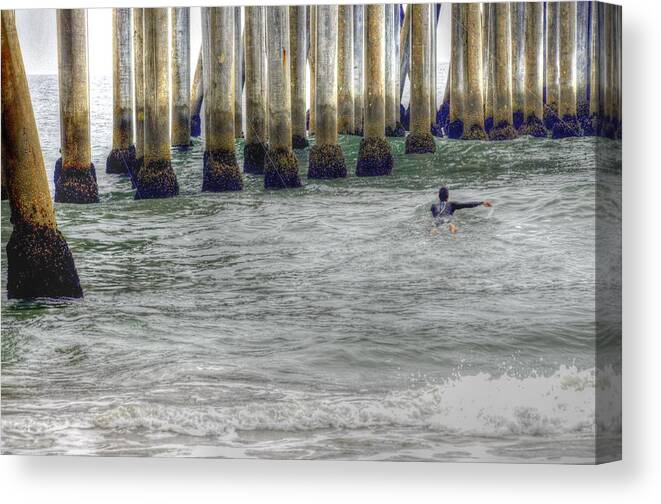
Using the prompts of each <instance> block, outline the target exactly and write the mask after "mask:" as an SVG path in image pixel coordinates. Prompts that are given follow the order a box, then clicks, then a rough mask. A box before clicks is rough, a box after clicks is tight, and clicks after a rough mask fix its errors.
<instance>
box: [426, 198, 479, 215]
mask: <svg viewBox="0 0 661 504" xmlns="http://www.w3.org/2000/svg"><path fill="white" fill-rule="evenodd" d="M482 203H484V202H483V201H469V202H467V203H457V202H456V201H440V202H439V203H434V204H433V205H432V206H431V213H432V215H433V216H434V217H449V216H450V215H452V214H453V213H454V212H455V211H456V210H461V209H462V208H474V207H477V206H480V205H481V204H482Z"/></svg>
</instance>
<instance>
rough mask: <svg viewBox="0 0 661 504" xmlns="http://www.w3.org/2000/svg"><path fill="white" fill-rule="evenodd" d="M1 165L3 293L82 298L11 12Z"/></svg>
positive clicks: (4, 22)
mask: <svg viewBox="0 0 661 504" xmlns="http://www.w3.org/2000/svg"><path fill="white" fill-rule="evenodd" d="M0 23H1V30H0V31H1V32H2V35H1V52H2V58H1V60H2V77H1V79H2V86H1V87H2V91H1V102H2V106H1V108H2V169H3V175H4V177H3V179H4V183H5V187H6V190H7V194H8V199H9V206H10V208H11V223H12V224H13V230H12V233H11V236H10V237H9V241H8V242H7V297H8V298H9V299H12V298H18V299H31V298H38V297H73V298H80V297H82V296H83V290H82V288H81V287H80V280H79V278H78V272H77V271H76V266H75V264H74V260H73V256H72V254H71V251H70V250H69V246H68V245H67V242H66V240H65V239H64V236H62V233H61V232H60V231H59V229H58V228H57V223H56V220H55V211H54V209H53V202H52V201H51V197H50V191H49V189H48V178H47V175H46V168H45V166H44V159H43V156H42V153H41V145H40V143H39V133H38V132H37V124H36V122H35V119H34V113H33V110H32V102H31V100H30V90H29V88H28V81H27V76H26V74H25V67H24V66H23V56H22V54H21V47H20V44H19V40H18V34H17V32H16V21H15V16H14V11H11V10H3V11H2V13H1V14H0Z"/></svg>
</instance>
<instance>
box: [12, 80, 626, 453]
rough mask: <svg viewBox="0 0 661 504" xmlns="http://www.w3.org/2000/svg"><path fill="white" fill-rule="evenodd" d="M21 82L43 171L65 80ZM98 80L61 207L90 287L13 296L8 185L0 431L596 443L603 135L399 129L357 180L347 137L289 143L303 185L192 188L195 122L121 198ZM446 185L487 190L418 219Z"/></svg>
mask: <svg viewBox="0 0 661 504" xmlns="http://www.w3.org/2000/svg"><path fill="white" fill-rule="evenodd" d="M30 87H31V92H32V99H33V104H34V107H35V114H36V119H37V124H38V127H39V132H40V138H41V145H42V149H43V153H44V159H45V163H46V169H47V171H48V176H49V178H51V179H52V173H53V167H54V164H55V160H56V159H57V157H58V148H59V119H58V107H57V100H56V98H54V97H57V80H56V78H55V77H54V76H33V77H31V78H30ZM110 96H111V93H110V79H109V78H99V79H96V80H94V81H93V82H92V87H91V97H92V139H93V153H94V163H95V165H96V167H97V173H98V182H99V192H100V195H101V203H100V204H99V205H80V206H78V205H66V204H57V205H56V212H57V219H58V223H59V226H60V229H61V230H62V232H63V233H64V235H65V236H66V238H67V240H68V243H69V246H70V248H71V250H72V252H73V255H74V257H75V260H76V265H77V268H78V272H79V275H80V278H81V282H82V285H83V288H84V290H85V298H84V299H82V300H60V301H48V300H38V301H32V302H25V301H15V300H11V301H8V300H7V298H6V292H5V282H6V273H7V271H6V252H5V246H6V243H7V240H8V239H9V235H10V233H11V224H10V223H9V212H8V205H7V202H3V203H2V375H1V380H2V452H3V453H13V454H81V455H133V456H202V457H259V458H310V459H362V460H438V461H510V462H575V463H589V462H592V461H594V456H595V436H596V428H595V423H596V421H595V397H596V394H597V391H598V392H599V394H600V398H602V399H603V398H611V399H612V400H614V401H617V400H618V397H619V394H620V388H619V387H620V385H619V383H620V371H619V368H617V367H616V366H615V367H608V368H607V369H605V370H604V372H603V373H596V372H595V354H594V351H595V344H596V343H595V320H594V318H595V316H594V313H595V302H596V301H595V289H594V286H595V199H596V194H595V182H596V179H597V173H596V167H595V159H596V156H595V152H596V149H599V152H600V153H604V152H605V153H607V156H606V157H607V158H608V159H613V160H614V164H615V165H618V164H619V162H620V160H621V158H620V148H621V144H620V143H619V142H614V141H610V140H604V139H595V138H578V139H567V140H562V141H554V140H545V139H529V138H521V139H517V140H515V141H512V142H505V143H489V142H482V143H480V142H462V141H450V140H439V141H438V150H437V152H436V153H435V154H433V155H417V156H405V155H404V141H403V139H391V140H390V143H391V145H392V147H393V150H394V153H395V169H394V172H393V174H392V175H391V176H389V177H380V178H357V177H355V176H354V175H353V172H354V169H355V162H356V154H357V149H358V145H359V138H357V137H351V136H345V137H341V139H340V142H341V145H342V147H343V149H344V152H345V155H346V159H347V165H348V167H349V172H350V175H349V176H348V177H347V178H346V179H343V180H336V181H312V180H307V179H305V173H306V170H307V151H299V152H297V155H298V157H299V161H300V172H301V176H302V177H303V180H304V187H303V188H301V189H297V190H289V191H264V190H263V188H262V179H261V178H260V177H254V176H245V189H244V191H242V192H240V193H234V194H206V193H205V194H203V193H201V192H200V189H201V185H202V152H203V145H202V143H201V141H200V140H199V139H198V140H196V142H195V144H194V146H193V147H192V149H191V150H190V151H188V152H173V164H174V168H175V171H176V173H177V177H178V179H179V184H180V186H181V194H180V196H179V197H177V198H172V199H166V200H150V201H134V200H133V194H134V191H133V190H131V184H130V181H129V179H128V178H126V177H120V176H116V175H107V174H105V157H106V155H107V153H108V151H109V150H110V145H111V99H110ZM242 146H243V143H242V141H239V142H238V144H237V152H238V153H239V158H240V157H241V153H242ZM240 162H241V159H240ZM616 171H617V169H616ZM615 176H616V177H617V174H616V175H615ZM441 184H447V185H448V186H449V187H450V190H451V199H455V200H482V199H487V198H488V199H491V200H492V201H493V203H494V208H493V209H492V210H490V209H487V208H483V207H480V208H476V209H472V210H463V211H460V212H458V213H457V214H456V216H455V218H454V223H455V224H456V225H457V227H458V232H457V233H456V234H455V235H451V234H450V233H449V232H447V230H446V228H445V227H444V226H441V227H440V232H439V233H438V234H433V233H432V230H433V229H435V225H434V223H433V221H432V219H431V216H430V212H429V207H430V205H431V203H432V202H433V199H434V197H435V194H436V192H437V190H438V187H439V185H441ZM51 190H52V180H51ZM619 205H620V204H619V201H618V200H617V199H614V200H613V201H612V203H611V202H609V204H608V205H607V207H608V208H609V209H610V211H612V212H613V213H614V214H615V215H618V214H619V212H620V209H621V207H620V206H619ZM598 424H599V429H600V431H601V432H602V434H603V435H605V436H608V435H611V434H612V435H613V436H614V437H617V433H618V431H619V429H620V425H621V415H620V414H619V413H613V414H609V415H600V417H599V418H598Z"/></svg>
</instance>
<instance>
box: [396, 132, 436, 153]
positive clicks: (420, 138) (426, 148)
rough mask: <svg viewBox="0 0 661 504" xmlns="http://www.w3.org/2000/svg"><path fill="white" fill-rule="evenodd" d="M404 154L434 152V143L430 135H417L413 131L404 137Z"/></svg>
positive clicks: (417, 133)
mask: <svg viewBox="0 0 661 504" xmlns="http://www.w3.org/2000/svg"><path fill="white" fill-rule="evenodd" d="M404 152H405V153H406V154H428V153H430V152H436V142H435V141H434V136H433V135H432V134H431V133H419V132H417V131H413V132H411V133H409V135H408V136H407V137H406V143H405V147H404Z"/></svg>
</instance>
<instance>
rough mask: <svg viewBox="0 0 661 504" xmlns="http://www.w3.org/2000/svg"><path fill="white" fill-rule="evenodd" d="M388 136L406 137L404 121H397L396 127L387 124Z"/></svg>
mask: <svg viewBox="0 0 661 504" xmlns="http://www.w3.org/2000/svg"><path fill="white" fill-rule="evenodd" d="M386 136H387V137H400V138H401V137H405V136H406V130H405V129H404V126H402V123H401V122H399V121H397V122H396V123H395V127H394V128H393V127H392V126H386Z"/></svg>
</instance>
